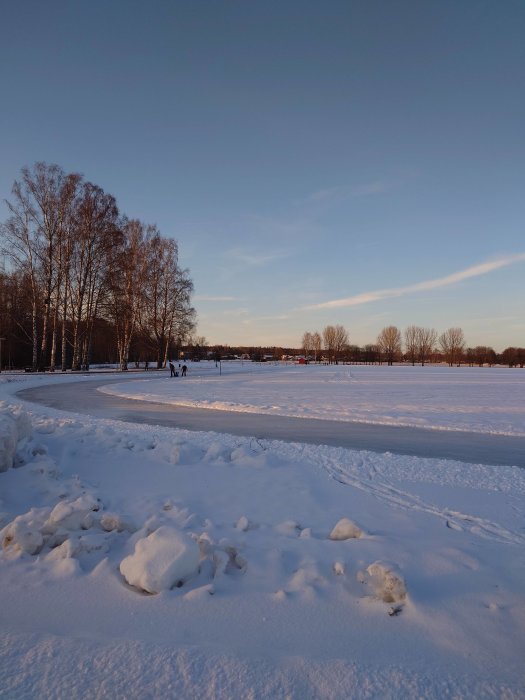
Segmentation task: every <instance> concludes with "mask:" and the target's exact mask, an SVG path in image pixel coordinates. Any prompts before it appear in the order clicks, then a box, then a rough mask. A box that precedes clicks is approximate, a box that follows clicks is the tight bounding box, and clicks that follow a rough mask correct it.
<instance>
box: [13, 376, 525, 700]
mask: <svg viewBox="0 0 525 700" xmlns="http://www.w3.org/2000/svg"><path fill="white" fill-rule="evenodd" d="M200 364H201V365H202V364H203V363H200ZM258 369H259V370H260V371H258V370H257V368H254V367H250V365H248V366H246V367H245V368H242V371H235V373H234V372H233V370H232V373H231V375H228V374H227V370H226V368H225V367H223V374H222V376H221V377H217V376H215V372H216V370H215V368H214V366H213V367H208V366H207V363H206V365H205V366H204V367H201V368H197V367H191V368H190V374H189V376H188V377H187V378H185V379H181V378H178V379H169V378H168V377H166V376H163V378H162V379H161V380H159V379H158V378H153V379H151V378H149V377H148V378H146V376H145V377H144V384H141V386H140V388H139V389H138V390H137V383H135V382H134V383H131V382H130V384H129V392H130V393H129V395H135V396H137V395H142V396H144V395H147V396H150V397H154V398H155V400H159V397H162V398H163V399H164V400H167V401H173V397H174V396H176V400H177V402H178V401H179V400H182V401H184V402H188V403H189V404H190V405H200V406H202V405H206V404H204V403H203V402H205V401H209V402H210V404H208V405H213V407H214V408H216V407H218V406H222V407H226V406H228V407H229V408H234V409H235V408H236V409H237V410H247V407H248V408H249V409H250V410H257V411H275V412H277V413H279V414H280V413H283V414H285V415H303V416H305V415H306V416H314V417H315V416H317V417H325V416H327V415H330V417H339V418H340V419H342V420H353V419H354V418H356V419H358V420H365V419H366V420H372V421H376V422H394V423H398V424H399V423H401V424H406V423H407V422H408V423H409V424H422V425H426V426H434V427H441V428H455V427H458V426H459V427H463V428H465V427H468V428H469V429H475V430H480V431H485V432H510V433H513V434H523V433H524V428H523V415H524V413H523V411H524V400H523V391H522V389H523V379H522V373H521V372H519V371H511V372H509V371H505V370H475V369H468V370H459V371H458V372H457V373H453V370H450V371H448V370H446V369H445V368H442V369H443V372H441V373H438V372H437V371H434V370H436V368H428V369H427V368H424V369H423V368H379V367H378V368H365V367H362V368H361V367H359V368H356V367H342V368H323V367H320V368H310V367H306V368H304V367H298V368H284V369H283V368H273V369H272V367H271V366H269V367H264V368H263V367H260V368H258ZM310 369H314V371H313V372H310ZM454 369H455V370H457V368H454ZM302 370H306V372H304V371H302ZM411 372H414V374H413V375H412V376H413V379H412V380H411V379H410V374H411ZM206 373H208V375H209V378H205V375H206ZM469 373H472V374H471V375H469ZM199 374H200V375H202V376H200V377H199V376H198V375H199ZM155 377H158V375H155ZM97 378H98V379H100V375H99V376H98V377H97ZM75 379H76V380H78V378H75ZM64 380H65V381H69V378H63V377H57V378H52V377H46V378H38V377H24V378H19V379H18V380H17V381H8V380H7V379H6V378H5V377H2V379H1V380H0V382H1V383H0V397H1V398H3V399H4V404H3V406H2V408H1V409H0V457H1V459H0V469H6V470H5V471H2V473H0V542H1V543H2V551H1V553H0V590H1V592H2V605H1V606H0V697H5V698H10V699H11V698H68V699H69V698H87V697H97V698H171V697H180V698H185V699H186V698H293V699H295V698H297V699H300V700H303V699H306V698H308V699H309V698H403V699H404V698H452V697H454V698H476V699H480V698H507V699H508V698H523V697H525V669H524V664H523V659H524V657H525V586H524V581H525V546H524V545H525V500H524V496H525V471H524V470H522V469H518V468H516V467H488V466H481V465H469V464H461V463H458V462H447V461H443V460H431V459H421V458H414V457H404V456H394V455H391V454H388V453H387V454H381V455H378V454H374V453H371V452H355V451H349V450H343V449H338V448H330V447H326V446H312V445H303V444H289V443H282V442H275V441H261V440H255V439H250V438H241V437H234V436H231V435H221V434H213V433H190V432H187V431H182V430H172V429H168V428H161V427H149V426H142V425H141V426H136V425H130V424H124V423H119V422H112V421H101V420H97V419H94V418H86V417H85V416H78V415H67V414H64V413H62V412H59V411H56V410H53V409H50V408H44V407H39V406H38V407H37V406H34V405H29V404H23V403H22V402H21V401H19V400H18V399H17V398H16V397H15V396H14V393H15V391H17V390H18V389H21V388H23V387H24V386H30V385H35V384H37V383H40V382H46V381H53V382H57V381H64ZM87 381H89V379H88V380H87ZM108 383H111V378H110V377H108ZM127 386H128V385H127V383H126V384H124V385H122V384H121V385H120V386H119V388H118V391H119V393H120V392H121V391H123V387H124V388H127ZM113 390H114V389H112V391H113ZM345 392H346V394H345ZM348 392H352V393H351V396H352V397H355V402H354V403H355V404H359V406H360V407H359V408H358V409H355V405H354V406H353V408H352V410H350V409H349V408H348V407H347V404H348V397H349V393H348ZM403 392H404V394H403ZM126 393H128V392H126ZM401 395H404V396H405V399H403V400H401V399H399V398H396V397H399V396H401ZM345 396H346V404H345ZM400 404H401V405H400ZM447 404H449V409H447ZM217 405H218V406H217ZM418 405H419V409H418ZM509 406H510V408H511V409H512V410H509V408H508V407H509ZM491 407H492V409H491ZM307 409H308V410H307ZM367 411H368V413H367ZM448 411H449V412H448ZM520 416H521V419H520ZM418 419H420V420H421V421H423V422H422V423H419V422H417V421H418ZM232 420H234V418H232ZM8 467H9V468H8ZM336 526H337V527H336Z"/></svg>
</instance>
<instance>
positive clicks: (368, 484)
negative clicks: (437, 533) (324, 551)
mask: <svg viewBox="0 0 525 700" xmlns="http://www.w3.org/2000/svg"><path fill="white" fill-rule="evenodd" d="M321 462H322V466H323V468H324V469H325V470H326V471H327V472H328V474H330V476H331V477H332V478H333V479H335V480H336V481H338V482H339V483H341V484H345V485H346V486H352V487H353V488H356V489H360V490H361V491H365V492H366V493H368V494H370V495H372V496H374V497H375V498H377V499H378V500H379V501H382V502H384V503H387V504H388V505H390V506H394V507H397V508H402V509H404V510H409V511H419V512H421V513H428V514H430V515H434V516H436V517H437V518H441V519H442V520H444V521H445V522H446V524H447V526H448V527H451V528H452V529H455V530H468V531H469V532H470V533H472V534H473V535H478V536H479V537H483V538H485V539H489V540H494V541H496V542H502V543H512V544H525V535H522V534H520V533H518V532H511V531H510V530H507V528H505V527H503V526H502V525H498V524H497V523H493V522H490V521H489V520H486V519H485V518H481V517H478V516H475V515H468V514H466V513H461V512H458V511H454V510H449V509H446V508H445V509H441V508H439V507H438V506H436V505H434V504H432V503H427V502H425V501H424V500H423V499H422V498H420V497H419V496H417V495H415V494H413V493H409V492H408V491H402V490H401V489H399V488H397V487H395V486H394V485H393V484H391V483H389V482H388V481H383V482H378V481H376V480H375V479H377V476H376V474H377V472H376V474H374V475H372V474H371V473H369V476H368V478H367V479H364V478H363V477H360V476H358V474H357V473H356V472H357V470H356V469H355V468H353V467H345V466H343V465H341V464H340V463H338V462H337V461H336V460H333V459H331V458H329V457H325V456H324V455H323V456H322V457H321ZM361 465H362V461H361Z"/></svg>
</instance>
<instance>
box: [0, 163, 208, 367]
mask: <svg viewBox="0 0 525 700" xmlns="http://www.w3.org/2000/svg"><path fill="white" fill-rule="evenodd" d="M6 204H7V207H8V211H9V216H8V219H7V220H6V221H5V222H4V223H2V224H0V252H1V253H2V255H3V256H4V264H3V266H2V269H1V270H0V337H2V339H3V340H4V341H7V342H8V343H9V355H11V354H12V356H13V357H14V358H16V359H15V364H17V365H20V358H23V359H24V363H27V364H28V365H29V367H30V368H32V369H34V370H36V369H40V370H42V369H50V370H51V371H54V370H55V369H57V368H60V369H61V370H62V371H65V370H66V369H68V368H71V369H73V370H80V369H85V368H89V365H90V363H91V362H92V359H93V356H94V353H95V351H96V353H100V354H105V355H106V357H107V356H108V355H109V356H111V357H113V358H114V359H116V361H117V362H118V364H119V366H120V368H121V369H123V370H126V369H127V368H128V363H129V361H130V352H131V351H132V350H133V351H134V353H135V354H136V352H137V347H138V348H139V350H138V351H139V352H140V353H141V354H143V355H144V357H154V359H155V361H156V364H157V366H158V367H161V366H164V365H165V363H166V359H167V357H168V354H169V353H170V352H172V351H173V350H172V349H173V346H174V344H182V343H183V342H184V340H185V339H186V338H187V336H188V335H189V333H190V332H191V331H192V329H193V328H194V318H195V312H194V309H193V308H192V307H191V303H190V302H191V294H192V291H193V283H192V281H191V279H190V277H189V272H188V270H186V269H182V268H181V267H180V266H179V262H178V245H177V242H176V241H175V240H174V239H171V238H166V237H164V236H162V235H161V233H160V231H159V230H158V228H157V227H156V226H155V225H151V224H145V223H143V222H142V221H139V220H138V219H129V218H127V217H126V216H125V215H123V214H121V213H120V212H119V209H118V207H117V202H116V200H115V198H114V197H113V196H112V195H110V194H108V193H106V192H104V190H103V189H102V188H101V187H99V186H98V185H96V184H93V183H91V182H88V181H86V180H85V179H84V178H83V177H82V175H80V174H78V173H66V172H64V170H63V169H62V168H61V167H59V166H58V165H49V164H47V163H36V164H35V165H34V166H33V167H32V168H31V169H30V168H23V169H22V171H21V177H20V179H18V180H15V182H14V184H13V188H12V197H11V199H10V200H7V201H6ZM4 345H5V344H4ZM110 346H112V348H111V349H110ZM102 348H103V349H104V350H102ZM4 358H6V355H5V354H4Z"/></svg>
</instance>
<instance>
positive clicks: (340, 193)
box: [305, 180, 390, 202]
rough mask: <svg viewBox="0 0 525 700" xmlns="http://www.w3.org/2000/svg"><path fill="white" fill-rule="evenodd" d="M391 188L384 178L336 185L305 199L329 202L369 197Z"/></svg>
mask: <svg viewBox="0 0 525 700" xmlns="http://www.w3.org/2000/svg"><path fill="white" fill-rule="evenodd" d="M389 189H390V186H389V185H388V184H387V183H385V182H383V181H382V180H376V181H374V182H365V183H362V184H360V185H336V186H335V187H328V188H327V189H324V190H317V192H312V193H311V194H310V195H308V197H307V198H306V200H305V201H308V202H327V201H339V200H342V199H347V198H351V197H369V196H371V195H375V194H383V193H384V192H387V191H388V190H389Z"/></svg>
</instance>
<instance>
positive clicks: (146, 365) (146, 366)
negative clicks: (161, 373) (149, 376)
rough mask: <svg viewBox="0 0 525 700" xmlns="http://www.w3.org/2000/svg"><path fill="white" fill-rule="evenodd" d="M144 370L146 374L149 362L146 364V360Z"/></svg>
mask: <svg viewBox="0 0 525 700" xmlns="http://www.w3.org/2000/svg"><path fill="white" fill-rule="evenodd" d="M144 369H145V370H146V372H147V371H148V369H149V362H148V361H147V360H146V362H145V363H144Z"/></svg>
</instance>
